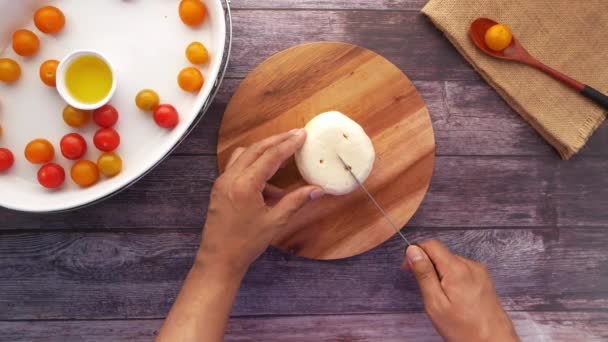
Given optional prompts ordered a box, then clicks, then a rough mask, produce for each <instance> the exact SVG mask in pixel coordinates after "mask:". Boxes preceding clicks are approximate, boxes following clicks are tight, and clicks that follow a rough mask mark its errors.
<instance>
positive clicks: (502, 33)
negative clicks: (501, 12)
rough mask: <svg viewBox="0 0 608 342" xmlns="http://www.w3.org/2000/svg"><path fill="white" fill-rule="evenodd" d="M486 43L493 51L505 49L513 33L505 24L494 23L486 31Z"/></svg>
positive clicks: (511, 39) (509, 43)
mask: <svg viewBox="0 0 608 342" xmlns="http://www.w3.org/2000/svg"><path fill="white" fill-rule="evenodd" d="M485 41H486V45H487V46H488V47H489V48H490V49H492V50H494V51H502V50H504V49H506V48H507V47H508V46H509V45H511V42H512V41H513V34H512V33H511V30H510V29H509V27H507V26H506V25H502V24H496V25H494V26H492V27H490V28H489V29H488V30H487V31H486V36H485Z"/></svg>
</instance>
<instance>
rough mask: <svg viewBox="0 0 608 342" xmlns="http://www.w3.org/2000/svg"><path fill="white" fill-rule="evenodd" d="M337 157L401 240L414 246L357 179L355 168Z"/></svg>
mask: <svg viewBox="0 0 608 342" xmlns="http://www.w3.org/2000/svg"><path fill="white" fill-rule="evenodd" d="M336 154H337V153H336ZM337 156H338V159H340V161H341V162H342V164H344V169H346V171H348V173H350V175H351V176H352V177H353V179H354V180H355V182H357V184H358V185H359V187H360V188H361V189H363V191H364V192H365V193H366V194H367V197H369V199H370V200H371V201H372V203H374V205H375V206H376V208H378V210H380V212H381V213H382V216H384V219H385V220H386V221H387V222H388V223H389V224H390V225H391V227H393V229H395V232H397V234H399V236H401V238H402V239H403V241H405V243H406V244H407V246H408V247H409V246H411V245H412V244H411V243H410V242H409V241H408V240H407V238H406V237H405V236H404V235H403V233H401V230H400V229H399V228H397V225H395V223H393V221H392V220H391V218H390V217H389V216H388V214H387V213H386V211H384V209H382V206H380V204H379V203H378V201H376V199H375V198H374V196H372V194H371V193H370V192H369V190H367V188H366V187H365V185H363V183H361V181H359V179H358V178H357V176H355V173H354V172H353V168H352V167H351V166H350V165H348V164H347V163H346V161H344V159H342V157H341V156H340V155H339V154H337Z"/></svg>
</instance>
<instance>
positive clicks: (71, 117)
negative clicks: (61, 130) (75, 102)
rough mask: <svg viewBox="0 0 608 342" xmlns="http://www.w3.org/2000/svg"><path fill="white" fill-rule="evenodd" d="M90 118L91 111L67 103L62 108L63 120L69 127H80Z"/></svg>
mask: <svg viewBox="0 0 608 342" xmlns="http://www.w3.org/2000/svg"><path fill="white" fill-rule="evenodd" d="M89 120H91V112H89V111H86V110H82V109H77V108H74V107H72V106H70V105H67V106H66V107H65V108H64V109H63V121H65V123H66V124H68V126H71V127H75V128H78V127H82V126H84V125H86V124H87V123H88V122H89Z"/></svg>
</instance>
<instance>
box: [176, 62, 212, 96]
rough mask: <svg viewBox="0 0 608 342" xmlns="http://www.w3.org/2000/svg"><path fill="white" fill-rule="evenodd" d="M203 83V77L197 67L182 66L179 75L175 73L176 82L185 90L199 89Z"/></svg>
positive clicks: (194, 90) (193, 90)
mask: <svg viewBox="0 0 608 342" xmlns="http://www.w3.org/2000/svg"><path fill="white" fill-rule="evenodd" d="M203 83H205V78H204V77H203V74H201V72H200V70H198V69H197V68H193V67H187V68H184V69H182V71H180V72H179V75H177V84H179V87H180V88H182V89H183V90H185V91H190V92H196V91H199V90H200V89H201V88H202V86H203Z"/></svg>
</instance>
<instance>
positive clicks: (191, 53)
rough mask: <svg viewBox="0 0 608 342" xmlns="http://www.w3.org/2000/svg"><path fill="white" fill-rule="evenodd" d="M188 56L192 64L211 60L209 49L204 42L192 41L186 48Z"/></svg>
mask: <svg viewBox="0 0 608 342" xmlns="http://www.w3.org/2000/svg"><path fill="white" fill-rule="evenodd" d="M186 58H188V60H189V61H190V63H192V64H204V63H207V62H208V61H209V51H207V48H206V47H205V45H203V43H199V42H192V43H190V45H188V47H187V48H186Z"/></svg>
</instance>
